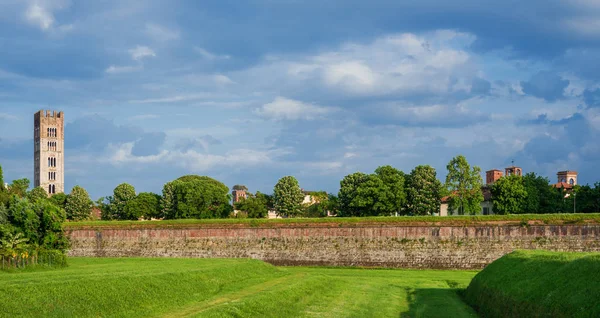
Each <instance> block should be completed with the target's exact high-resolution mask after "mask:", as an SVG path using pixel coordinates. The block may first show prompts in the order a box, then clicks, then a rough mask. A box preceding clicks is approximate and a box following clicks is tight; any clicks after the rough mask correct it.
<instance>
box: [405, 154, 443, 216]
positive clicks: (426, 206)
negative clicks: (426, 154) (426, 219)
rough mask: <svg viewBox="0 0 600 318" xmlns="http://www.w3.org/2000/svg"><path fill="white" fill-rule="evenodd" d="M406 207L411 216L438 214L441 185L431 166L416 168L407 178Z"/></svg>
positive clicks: (440, 200)
mask: <svg viewBox="0 0 600 318" xmlns="http://www.w3.org/2000/svg"><path fill="white" fill-rule="evenodd" d="M406 192H407V207H408V212H409V213H410V214H412V215H434V213H439V211H440V205H441V202H442V183H441V182H440V181H439V180H438V179H437V177H436V172H435V169H434V168H433V167H431V166H427V165H426V166H417V167H416V168H414V169H413V170H412V171H411V173H410V176H409V177H408V178H407V187H406Z"/></svg>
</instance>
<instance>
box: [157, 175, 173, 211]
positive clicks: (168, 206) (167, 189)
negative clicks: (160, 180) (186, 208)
mask: <svg viewBox="0 0 600 318" xmlns="http://www.w3.org/2000/svg"><path fill="white" fill-rule="evenodd" d="M160 211H161V214H162V215H163V216H165V217H169V216H172V215H175V190H174V186H173V182H167V183H166V184H165V185H164V186H163V190H162V197H161V199H160Z"/></svg>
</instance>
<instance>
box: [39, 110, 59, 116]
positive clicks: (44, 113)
mask: <svg viewBox="0 0 600 318" xmlns="http://www.w3.org/2000/svg"><path fill="white" fill-rule="evenodd" d="M35 116H36V117H40V118H44V117H45V118H64V112H62V111H56V110H40V111H38V112H37V113H35Z"/></svg>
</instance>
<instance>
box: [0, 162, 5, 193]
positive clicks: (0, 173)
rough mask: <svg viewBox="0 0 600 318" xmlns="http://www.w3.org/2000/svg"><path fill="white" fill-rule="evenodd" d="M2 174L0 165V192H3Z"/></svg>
mask: <svg viewBox="0 0 600 318" xmlns="http://www.w3.org/2000/svg"><path fill="white" fill-rule="evenodd" d="M5 190H6V189H4V173H3V172H2V165H0V192H4V191H5Z"/></svg>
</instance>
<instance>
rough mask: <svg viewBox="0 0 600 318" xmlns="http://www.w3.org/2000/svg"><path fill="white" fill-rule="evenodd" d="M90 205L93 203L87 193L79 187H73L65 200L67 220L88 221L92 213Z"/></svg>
mask: <svg viewBox="0 0 600 318" xmlns="http://www.w3.org/2000/svg"><path fill="white" fill-rule="evenodd" d="M92 205H93V202H92V200H91V199H90V195H89V194H88V192H87V191H86V190H85V189H84V188H82V187H80V186H75V187H74V188H73V190H71V193H70V194H69V196H68V198H67V203H66V208H65V210H66V212H67V219H69V220H73V221H80V220H87V219H89V218H90V216H91V213H92Z"/></svg>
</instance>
